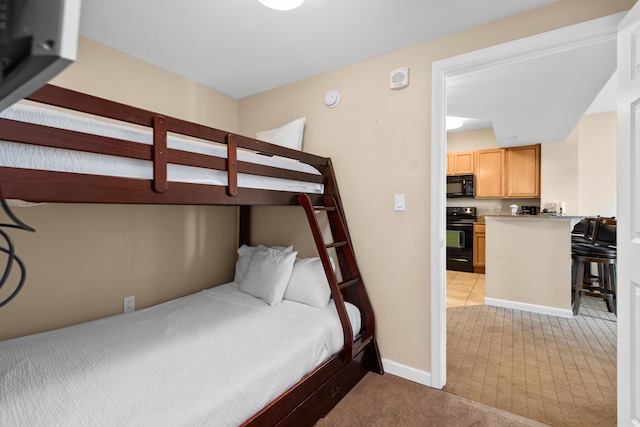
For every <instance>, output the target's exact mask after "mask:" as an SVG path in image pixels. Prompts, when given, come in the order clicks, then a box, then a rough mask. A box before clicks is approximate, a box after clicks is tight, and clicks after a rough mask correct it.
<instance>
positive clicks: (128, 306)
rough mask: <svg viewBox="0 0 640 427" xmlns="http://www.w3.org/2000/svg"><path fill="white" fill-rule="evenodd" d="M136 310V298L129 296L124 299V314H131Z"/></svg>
mask: <svg viewBox="0 0 640 427" xmlns="http://www.w3.org/2000/svg"><path fill="white" fill-rule="evenodd" d="M135 309H136V297H135V296H133V295H132V296H130V297H125V298H124V312H125V313H131V312H132V311H134V310H135Z"/></svg>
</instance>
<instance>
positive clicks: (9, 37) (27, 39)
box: [0, 0, 80, 111]
mask: <svg viewBox="0 0 640 427" xmlns="http://www.w3.org/2000/svg"><path fill="white" fill-rule="evenodd" d="M79 28H80V0H0V67H1V69H2V74H1V75H0V111H2V110H4V109H5V108H7V107H9V106H10V105H12V104H14V103H15V102H17V101H19V100H21V99H23V98H25V97H27V96H29V95H31V94H32V93H33V92H35V91H36V90H38V89H39V88H41V87H42V86H44V85H45V84H46V83H47V82H48V81H49V80H51V79H52V78H53V77H54V76H55V75H57V74H58V73H59V72H60V71H62V70H63V69H64V68H65V67H66V66H67V65H69V64H70V63H71V62H73V61H75V59H76V55H77V51H78V35H79Z"/></svg>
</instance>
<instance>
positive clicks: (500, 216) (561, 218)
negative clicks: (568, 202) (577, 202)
mask: <svg viewBox="0 0 640 427" xmlns="http://www.w3.org/2000/svg"><path fill="white" fill-rule="evenodd" d="M485 218H496V219H523V220H527V221H539V220H553V221H566V220H572V219H582V218H584V216H579V215H578V216H575V215H549V214H538V215H510V214H496V215H482V216H480V217H478V222H480V223H482V222H484V221H485Z"/></svg>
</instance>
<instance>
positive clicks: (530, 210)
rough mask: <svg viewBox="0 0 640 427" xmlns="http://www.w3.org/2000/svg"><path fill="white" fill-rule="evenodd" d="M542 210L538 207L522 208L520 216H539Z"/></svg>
mask: <svg viewBox="0 0 640 427" xmlns="http://www.w3.org/2000/svg"><path fill="white" fill-rule="evenodd" d="M538 213H540V208H539V207H538V206H521V207H520V215H538Z"/></svg>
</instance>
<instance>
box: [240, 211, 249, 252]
mask: <svg viewBox="0 0 640 427" xmlns="http://www.w3.org/2000/svg"><path fill="white" fill-rule="evenodd" d="M250 244H251V206H240V220H239V231H238V247H240V246H242V245H250Z"/></svg>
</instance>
